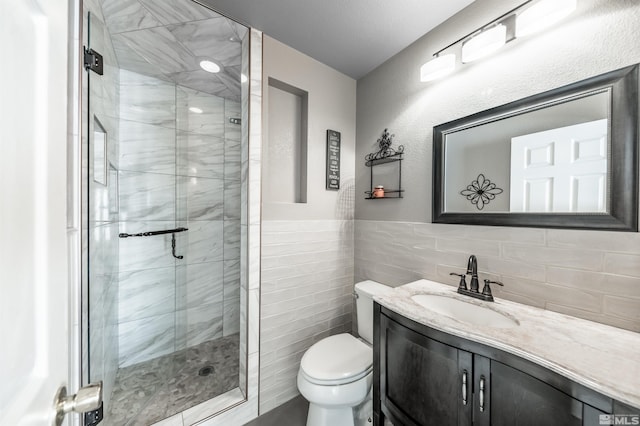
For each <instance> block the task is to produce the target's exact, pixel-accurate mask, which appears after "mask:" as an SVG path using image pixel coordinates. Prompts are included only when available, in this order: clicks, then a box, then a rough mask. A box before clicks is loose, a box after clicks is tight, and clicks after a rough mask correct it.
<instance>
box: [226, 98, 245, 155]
mask: <svg viewBox="0 0 640 426" xmlns="http://www.w3.org/2000/svg"><path fill="white" fill-rule="evenodd" d="M224 116H225V120H224V137H225V139H227V140H229V139H232V140H234V141H240V140H241V138H242V132H241V130H242V125H241V124H234V123H231V122H230V121H229V118H240V119H242V111H241V105H240V102H236V101H231V100H228V99H226V100H225V101H224ZM239 152H240V151H239V150H238V155H239Z"/></svg>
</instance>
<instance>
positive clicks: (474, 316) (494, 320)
mask: <svg viewBox="0 0 640 426" xmlns="http://www.w3.org/2000/svg"><path fill="white" fill-rule="evenodd" d="M411 299H413V301H414V302H416V303H417V304H419V305H421V306H424V307H425V308H427V309H429V310H431V311H433V312H437V313H439V314H441V315H445V316H448V317H450V318H453V319H455V320H458V321H462V322H466V323H469V324H473V325H477V326H480V327H482V326H486V327H495V328H510V327H518V326H519V325H520V323H519V322H518V320H515V319H513V318H510V317H508V316H507V315H504V314H502V313H500V312H497V311H494V310H493V309H489V308H485V307H484V306H479V305H474V304H472V303H467V302H464V301H462V300H458V299H454V298H452V297H446V296H438V295H436V294H416V295H414V296H411Z"/></svg>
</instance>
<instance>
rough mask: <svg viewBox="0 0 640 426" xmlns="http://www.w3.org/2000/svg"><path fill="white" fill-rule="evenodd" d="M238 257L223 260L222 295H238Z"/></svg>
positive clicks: (227, 296) (229, 296) (231, 296)
mask: <svg viewBox="0 0 640 426" xmlns="http://www.w3.org/2000/svg"><path fill="white" fill-rule="evenodd" d="M240 264H241V263H240V259H234V260H225V261H224V297H225V299H227V298H233V297H239V296H240Z"/></svg>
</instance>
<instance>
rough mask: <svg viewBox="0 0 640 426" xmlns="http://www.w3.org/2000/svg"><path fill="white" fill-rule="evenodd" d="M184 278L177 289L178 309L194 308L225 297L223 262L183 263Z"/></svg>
mask: <svg viewBox="0 0 640 426" xmlns="http://www.w3.org/2000/svg"><path fill="white" fill-rule="evenodd" d="M178 269H183V270H184V271H183V272H182V271H181V272H178V273H184V279H180V280H179V286H178V288H177V290H176V292H177V299H176V306H177V307H178V309H183V310H186V309H193V308H196V307H198V306H200V305H209V304H213V303H220V302H222V301H223V299H224V292H223V290H224V285H223V282H224V281H223V263H222V262H220V261H218V262H205V263H196V264H192V265H188V266H187V265H181V266H179V267H178Z"/></svg>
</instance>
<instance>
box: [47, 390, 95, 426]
mask: <svg viewBox="0 0 640 426" xmlns="http://www.w3.org/2000/svg"><path fill="white" fill-rule="evenodd" d="M54 404H55V410H56V417H55V421H54V424H55V425H56V426H60V425H61V424H62V421H63V420H64V416H65V415H67V414H68V413H71V412H74V413H86V412H89V411H95V410H98V409H99V408H100V407H101V405H102V381H100V382H98V383H91V384H89V385H87V386H83V387H81V388H80V389H78V393H76V394H75V395H67V387H66V386H61V387H60V388H59V389H58V393H57V394H56V398H55V402H54Z"/></svg>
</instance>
